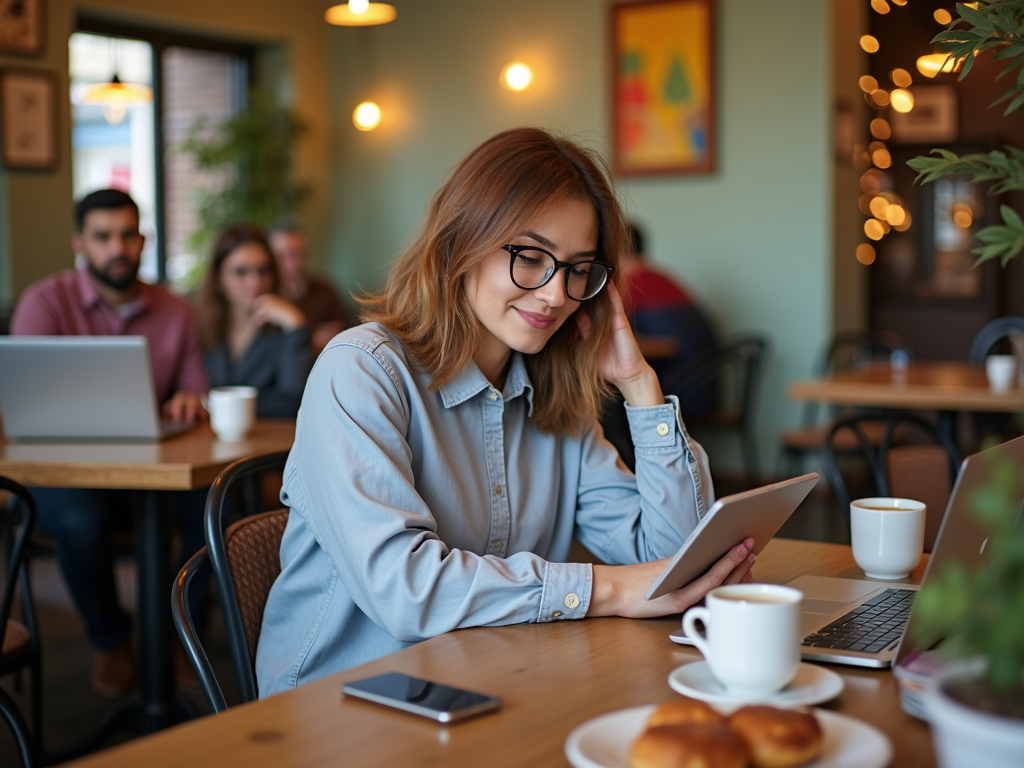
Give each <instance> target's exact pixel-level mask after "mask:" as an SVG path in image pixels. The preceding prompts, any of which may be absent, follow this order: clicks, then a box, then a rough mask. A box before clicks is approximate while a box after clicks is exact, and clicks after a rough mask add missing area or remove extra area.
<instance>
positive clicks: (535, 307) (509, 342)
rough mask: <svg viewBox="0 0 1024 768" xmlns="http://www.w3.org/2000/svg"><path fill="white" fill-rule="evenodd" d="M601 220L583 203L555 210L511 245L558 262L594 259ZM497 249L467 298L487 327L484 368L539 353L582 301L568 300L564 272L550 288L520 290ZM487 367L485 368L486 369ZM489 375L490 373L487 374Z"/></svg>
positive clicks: (481, 354)
mask: <svg viewBox="0 0 1024 768" xmlns="http://www.w3.org/2000/svg"><path fill="white" fill-rule="evenodd" d="M597 238H598V228H597V215H596V213H595V212H594V206H593V205H592V204H590V203H588V202H583V201H580V200H564V201H561V202H559V203H556V204H554V205H552V206H551V207H550V208H548V209H547V210H546V211H544V213H542V214H541V215H539V216H538V217H537V218H535V219H534V220H533V221H531V222H530V223H529V225H528V226H526V227H525V229H524V231H523V232H522V233H520V234H519V235H518V236H516V237H513V238H512V241H511V243H512V245H536V246H539V247H541V248H544V249H545V250H547V251H550V252H551V253H552V254H554V256H555V258H556V259H558V260H559V261H567V262H574V261H585V260H588V259H595V258H597V256H598V253H597ZM501 245H504V243H502V244H499V245H498V246H496V247H495V249H494V253H492V254H490V255H489V256H487V257H486V258H485V259H484V260H483V261H482V262H480V264H478V265H477V266H476V268H475V269H474V270H473V271H472V272H471V273H470V274H469V275H468V276H467V278H466V295H467V296H468V297H469V303H470V306H471V307H472V308H473V312H474V313H475V314H476V317H477V319H478V320H479V321H480V325H481V326H483V338H482V340H481V343H480V347H479V348H478V349H477V353H476V355H475V357H476V360H477V364H478V365H480V367H481V370H484V365H483V364H487V363H489V364H490V365H492V366H493V365H497V364H498V363H499V362H500V365H501V366H504V363H505V362H506V361H507V360H508V356H509V355H510V354H511V350H516V351H518V352H522V353H524V354H535V353H537V352H540V351H541V350H542V349H543V348H544V345H545V344H547V342H548V339H550V338H551V337H552V336H553V335H554V333H555V331H557V330H558V329H559V328H560V327H561V326H562V324H563V323H564V322H566V321H567V320H568V319H569V316H570V315H572V313H573V312H575V311H576V310H577V309H578V308H579V306H580V302H578V301H575V300H574V299H570V298H569V297H567V296H566V295H565V277H564V270H561V269H559V270H557V274H556V275H555V277H553V278H552V279H551V281H550V282H548V283H547V285H543V286H541V287H540V288H534V289H533V290H524V289H522V288H518V287H516V285H515V283H513V282H512V278H511V277H510V276H509V261H510V258H511V257H510V255H509V253H508V251H505V250H503V249H502V248H501ZM482 363H483V364H482ZM485 372H486V371H485Z"/></svg>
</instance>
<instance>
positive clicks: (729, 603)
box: [683, 584, 804, 700]
mask: <svg viewBox="0 0 1024 768" xmlns="http://www.w3.org/2000/svg"><path fill="white" fill-rule="evenodd" d="M803 599H804V596H803V593H802V592H801V591H800V590H798V589H793V588H792V587H783V586H780V585H778V584H732V585H730V586H727V587H718V588H717V589H713V590H711V591H710V592H708V595H707V598H706V599H705V604H706V607H700V606H698V607H694V608H691V609H690V610H688V611H687V612H686V614H685V615H684V616H683V632H684V634H685V635H686V636H687V637H688V638H689V639H690V640H691V641H693V644H694V645H695V646H696V647H697V650H699V651H700V652H701V653H702V654H703V655H704V658H705V659H706V660H707V663H708V666H709V667H710V668H711V673H712V674H713V675H714V676H715V677H716V678H717V679H718V681H719V682H720V683H721V684H722V685H723V686H724V687H725V689H726V690H727V691H728V692H729V693H730V694H732V695H734V696H736V697H737V698H739V699H744V700H756V699H763V698H766V697H768V696H771V695H772V694H773V693H776V692H777V691H779V690H781V689H782V688H783V687H785V686H786V685H787V684H788V683H789V682H790V681H791V680H792V679H793V677H794V676H795V675H796V672H797V669H798V668H799V666H800V613H801V610H800V606H801V603H802V602H803ZM698 621H700V622H702V623H703V624H704V629H705V632H706V636H707V637H706V639H705V638H704V637H701V635H699V634H698V633H697V629H696V622H698Z"/></svg>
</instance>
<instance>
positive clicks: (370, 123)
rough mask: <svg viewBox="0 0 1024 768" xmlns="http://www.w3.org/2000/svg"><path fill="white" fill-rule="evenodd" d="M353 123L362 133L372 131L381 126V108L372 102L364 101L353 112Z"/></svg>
mask: <svg viewBox="0 0 1024 768" xmlns="http://www.w3.org/2000/svg"><path fill="white" fill-rule="evenodd" d="M352 122H353V123H354V124H355V126H356V128H358V129H359V130H360V131H372V130H373V129H374V128H376V127H377V126H378V125H380V107H378V106H377V105H376V104H375V103H373V102H372V101H364V102H363V103H362V104H360V105H359V106H358V107H356V108H355V110H354V111H353V112H352Z"/></svg>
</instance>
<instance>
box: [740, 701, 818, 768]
mask: <svg viewBox="0 0 1024 768" xmlns="http://www.w3.org/2000/svg"><path fill="white" fill-rule="evenodd" d="M729 727H730V728H731V729H732V730H733V731H734V732H735V733H736V734H737V735H738V736H739V737H740V738H741V739H742V740H743V743H744V744H745V745H746V747H747V752H748V753H749V754H750V762H751V764H752V765H753V766H754V768H796V766H800V765H804V764H805V763H808V762H810V761H811V760H813V759H814V758H815V757H817V756H818V754H819V753H820V752H821V726H820V725H818V720H817V718H815V717H814V715H812V714H809V713H807V712H801V711H799V710H795V709H776V708H775V707H765V706H751V707H743V708H742V709H738V710H736V712H734V713H733V714H732V715H731V716H730V717H729Z"/></svg>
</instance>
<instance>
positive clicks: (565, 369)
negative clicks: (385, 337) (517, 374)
mask: <svg viewBox="0 0 1024 768" xmlns="http://www.w3.org/2000/svg"><path fill="white" fill-rule="evenodd" d="M604 168H605V167H604V164H603V162H602V161H601V160H600V158H599V157H598V156H597V155H596V154H595V153H593V152H591V151H589V150H586V149H584V148H583V147H580V146H579V145H577V144H575V143H573V142H571V141H569V140H567V139H564V138H561V137H558V136H554V135H552V134H550V133H548V132H547V131H544V130H541V129H539V128H516V129H513V130H509V131H504V132H503V133H499V134H498V135H496V136H493V137H491V138H490V139H488V140H487V141H485V142H484V143H483V144H481V145H480V146H478V147H477V148H476V149H474V150H473V151H472V152H470V154H469V156H468V157H466V159H465V160H463V161H462V162H461V163H460V164H459V166H458V167H457V168H456V169H455V171H454V172H453V173H452V175H451V178H450V179H449V180H448V182H447V183H446V184H445V185H444V187H443V188H442V189H441V191H440V192H438V194H437V195H436V197H435V198H434V199H433V201H432V202H431V205H430V211H429V213H428V215H427V220H426V222H425V223H424V225H423V230H422V232H421V233H420V234H419V236H418V237H417V239H416V241H415V242H414V243H413V245H412V246H411V247H410V248H409V249H408V250H407V251H406V252H405V253H404V254H403V255H402V257H401V258H400V259H399V260H398V262H397V263H396V264H395V267H394V268H393V269H392V271H391V274H390V276H389V278H388V282H387V285H386V286H385V288H384V291H383V292H382V293H378V294H373V295H367V296H364V297H362V298H361V299H360V303H361V304H362V306H363V312H362V318H363V320H364V321H370V320H376V321H377V322H380V323H381V324H383V325H384V326H385V327H387V328H388V329H390V330H391V331H392V332H394V333H395V335H397V336H398V338H399V339H401V341H402V343H403V344H404V345H405V347H406V349H407V350H408V351H409V352H410V353H411V355H412V356H413V358H415V360H416V361H417V362H418V364H419V365H420V366H421V367H422V368H423V369H424V370H425V371H426V373H427V374H429V375H430V376H431V379H432V381H431V389H433V390H435V391H436V390H437V389H440V388H441V387H442V386H444V385H445V384H446V383H448V382H450V381H451V380H452V379H454V378H455V376H457V375H458V374H459V373H460V372H461V371H462V370H463V369H464V368H465V367H466V366H467V365H468V364H469V362H470V361H471V360H472V359H473V354H474V352H475V351H476V348H477V344H478V342H479V339H480V337H481V333H480V325H479V322H478V321H477V319H476V316H475V315H474V314H473V310H472V308H471V307H470V303H469V300H468V299H467V296H466V288H465V281H466V276H467V275H468V274H469V273H470V272H472V270H473V269H474V268H475V267H476V266H477V264H479V263H480V262H481V261H482V260H483V259H484V258H485V257H487V256H488V255H491V254H493V253H494V252H495V250H496V249H499V248H500V247H501V246H502V245H503V244H505V243H508V242H511V241H512V240H513V239H514V238H515V237H516V236H518V235H521V234H522V233H523V232H524V231H526V229H527V228H528V226H529V224H530V222H531V221H533V220H534V219H535V218H536V217H537V216H538V215H540V214H541V213H542V212H543V211H544V210H545V209H546V208H548V207H550V206H551V205H552V204H555V203H559V202H561V201H564V200H582V201H585V202H589V203H591V204H592V205H593V206H594V211H595V213H596V215H597V223H598V243H597V248H598V253H599V256H598V258H599V259H600V260H601V261H605V262H608V263H610V264H612V265H613V266H618V265H619V261H620V255H621V251H622V248H623V245H624V232H625V228H624V224H623V217H622V211H621V210H620V208H619V204H618V202H617V200H616V199H615V194H614V192H613V191H612V187H611V183H610V181H609V179H608V175H607V172H606V171H605V170H604ZM577 311H579V312H586V313H587V314H588V315H589V316H590V318H591V319H592V321H593V323H592V332H591V334H590V336H589V338H588V339H586V340H584V339H583V337H582V335H581V334H580V332H579V329H578V328H577V326H576V323H575V321H574V320H569V321H567V322H565V323H563V324H562V327H561V328H559V329H558V331H556V332H555V334H554V336H552V337H551V339H550V340H549V341H548V343H547V344H546V345H545V346H544V349H542V350H541V351H540V352H538V353H536V354H532V355H524V360H525V362H526V366H527V370H528V371H529V373H530V378H531V380H532V382H533V386H534V398H533V415H532V419H533V421H534V423H535V424H536V425H537V426H538V427H539V428H540V429H542V430H544V431H546V432H553V433H556V434H567V433H571V432H576V431H578V430H579V429H580V428H581V427H583V426H584V425H586V424H588V423H589V422H591V421H592V420H593V419H595V418H596V417H597V415H598V413H599V411H600V408H601V402H602V400H603V399H604V398H605V397H606V396H607V395H608V394H609V388H608V385H607V384H606V383H605V382H604V381H603V380H602V379H601V377H600V375H599V373H598V364H599V359H600V355H601V352H602V350H603V349H604V348H605V347H606V346H607V344H608V343H609V341H610V335H611V332H610V329H609V327H608V326H609V319H610V318H611V313H612V310H611V302H610V299H609V298H608V293H607V291H602V292H601V293H599V294H598V295H597V296H596V297H595V298H593V299H590V300H588V301H585V302H583V303H582V305H581V306H580V308H579V309H578V310H577Z"/></svg>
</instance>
